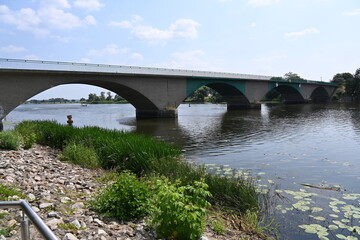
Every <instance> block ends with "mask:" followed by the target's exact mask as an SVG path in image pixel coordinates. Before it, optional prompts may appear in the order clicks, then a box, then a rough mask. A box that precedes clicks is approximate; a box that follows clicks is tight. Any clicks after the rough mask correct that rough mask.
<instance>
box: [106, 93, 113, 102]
mask: <svg viewBox="0 0 360 240" xmlns="http://www.w3.org/2000/svg"><path fill="white" fill-rule="evenodd" d="M107 95H108V96H107V97H106V101H111V100H112V96H111V92H107Z"/></svg>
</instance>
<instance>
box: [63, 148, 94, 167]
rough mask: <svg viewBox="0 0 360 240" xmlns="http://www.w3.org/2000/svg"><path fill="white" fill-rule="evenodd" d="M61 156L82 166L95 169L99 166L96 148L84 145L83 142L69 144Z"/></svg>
mask: <svg viewBox="0 0 360 240" xmlns="http://www.w3.org/2000/svg"><path fill="white" fill-rule="evenodd" d="M61 158H62V159H63V160H65V161H68V162H72V163H75V164H78V165H80V166H82V167H86V168H90V169H94V168H98V167H99V165H100V164H99V158H98V156H97V154H96V151H95V150H94V148H90V147H87V146H84V145H83V144H75V143H70V144H68V145H67V146H66V147H65V149H64V151H63V154H62V155H61Z"/></svg>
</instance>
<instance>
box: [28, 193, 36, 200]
mask: <svg viewBox="0 0 360 240" xmlns="http://www.w3.org/2000/svg"><path fill="white" fill-rule="evenodd" d="M27 196H28V198H29V201H30V202H33V201H35V199H36V197H35V195H34V194H32V193H29V194H28V195H27Z"/></svg>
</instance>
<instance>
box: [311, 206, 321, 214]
mask: <svg viewBox="0 0 360 240" xmlns="http://www.w3.org/2000/svg"><path fill="white" fill-rule="evenodd" d="M322 210H323V209H322V208H319V207H313V208H311V212H312V213H317V212H321V211H322Z"/></svg>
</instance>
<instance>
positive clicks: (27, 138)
mask: <svg viewBox="0 0 360 240" xmlns="http://www.w3.org/2000/svg"><path fill="white" fill-rule="evenodd" d="M22 138H23V146H24V149H29V148H32V147H33V146H34V144H35V143H36V134H35V133H29V134H27V135H23V136H22Z"/></svg>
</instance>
